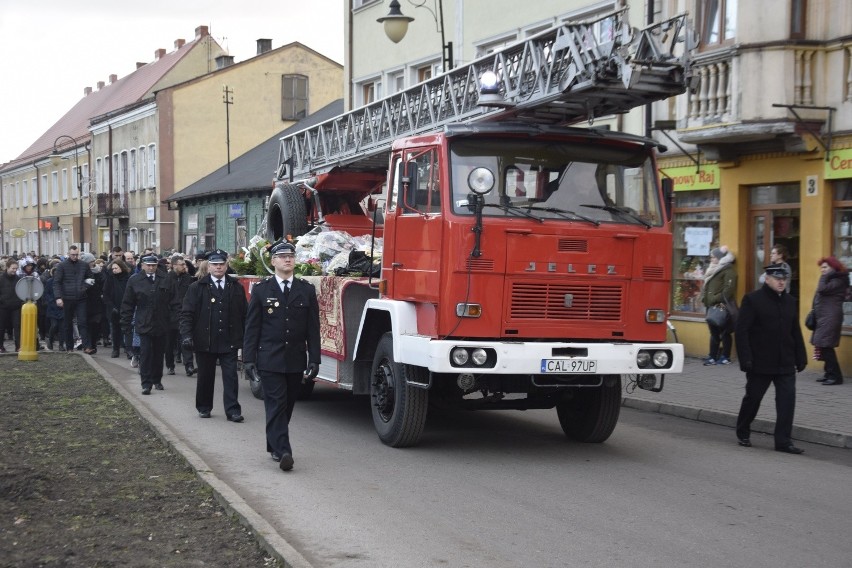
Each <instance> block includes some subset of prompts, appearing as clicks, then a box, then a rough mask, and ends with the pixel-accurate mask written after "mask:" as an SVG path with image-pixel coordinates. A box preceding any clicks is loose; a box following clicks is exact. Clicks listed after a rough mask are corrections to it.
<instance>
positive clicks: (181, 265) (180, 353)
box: [166, 254, 242, 377]
mask: <svg viewBox="0 0 852 568" xmlns="http://www.w3.org/2000/svg"><path fill="white" fill-rule="evenodd" d="M171 266H172V269H171V270H169V272H168V274H167V277H168V278H170V279H171V280H173V281H174V283H175V289H176V290H177V295H178V300H180V303H181V305H183V299H184V297H186V292H187V290H189V287H190V285H191V284H192V283H193V282H194V281H195V279H194V278H193V277H192V276H190V275H189V273H188V272H187V269H186V260H185V259H184V258H183V256H181V255H179V254H175V255H172V259H171ZM178 328H179V326H178V322H177V321H176V322H175V323H174V325H173V327H172V329H170V330H169V338H168V340H167V341H166V368H167V369H168V370H169V374H170V375H174V374H175V363H176V362H177V363H180V362H183V364H184V368H185V369H186V376H187V377H191V376H192V375H193V374H195V365H194V364H193V362H192V350H191V349H184V348H183V346H182V345H181V335H180V330H179V329H178ZM240 334H241V335H240V342H239V343H240V344H241V343H242V330H241V331H240Z"/></svg>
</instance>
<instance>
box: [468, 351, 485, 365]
mask: <svg viewBox="0 0 852 568" xmlns="http://www.w3.org/2000/svg"><path fill="white" fill-rule="evenodd" d="M470 358H471V359H473V364H474V365H484V364H485V361H486V360H487V359H488V353H486V352H485V349H482V348H481V347H480V348H478V349H474V350H473V353H471V354H470Z"/></svg>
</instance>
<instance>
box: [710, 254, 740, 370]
mask: <svg viewBox="0 0 852 568" xmlns="http://www.w3.org/2000/svg"><path fill="white" fill-rule="evenodd" d="M734 261H735V258H734V253H732V252H731V251H730V250H728V247H726V246H722V247H719V248H714V249H713V250H711V251H710V266H708V267H707V272H705V273H704V288H703V289H702V290H701V302H702V303H703V304H704V306H705V307H706V308H707V309H710V308H711V307H713V306H718V305H722V306H726V302H725V299H726V298H727V299H728V300H731V299H733V298H734V295H735V294H736V293H737V269H736V268H734ZM726 307H727V306H726ZM730 320H731V318H729V324H728V325H726V326H723V327H719V326H717V325H715V324H713V323H711V322H710V321H707V327H708V328H710V354H709V355H708V356H707V359H705V360H704V364H705V365H729V364H730V363H731V346H732V344H733V340H732V338H731V332H732V331H733V326H734V322H733V321H730Z"/></svg>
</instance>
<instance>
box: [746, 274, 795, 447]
mask: <svg viewBox="0 0 852 568" xmlns="http://www.w3.org/2000/svg"><path fill="white" fill-rule="evenodd" d="M764 270H765V276H766V281H765V282H764V284H763V286H762V287H761V288H759V289H758V290H755V291H754V292H751V293H750V294H746V295H745V297H744V298H743V302H742V306H741V307H740V314H739V318H738V319H737V327H736V342H737V356H738V357H739V360H740V369H741V370H743V371H745V373H746V387H745V389H746V393H745V396H744V397H743V402H742V405H741V406H740V413H739V416H737V438H738V440H739V444H740V445H741V446H745V447H750V446H751V440H750V435H751V423H752V421H753V420H754V418H755V416H757V411H758V409H760V402H761V400H763V395H764V394H766V390H767V389H768V388H769V384H770V383H773V384H774V385H775V410H776V413H777V417H776V419H775V449H776V450H777V451H779V452H786V453H788V454H801V453H802V452H804V450H801V449H799V448H797V447H796V446H794V445H793V442H792V439H791V437H790V436H791V434H792V431H793V414H794V411H795V408H796V371H799V372H801V371H803V370H804V368H805V367H806V366H807V353H806V352H805V342H804V339H803V338H802V329H801V328H800V327H799V310H798V306H797V303H796V299H795V298H793V297H792V296H790V294H789V293H787V291H786V287H787V280H788V279H789V278H790V272H789V269H788V268H787V267H786V266H784V265H782V264H780V263H779V264H770V265H769V266H767V267H766V268H765V269H764Z"/></svg>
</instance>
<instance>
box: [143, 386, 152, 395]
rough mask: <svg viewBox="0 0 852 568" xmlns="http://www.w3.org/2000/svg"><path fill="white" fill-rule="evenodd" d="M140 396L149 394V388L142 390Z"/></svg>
mask: <svg viewBox="0 0 852 568" xmlns="http://www.w3.org/2000/svg"><path fill="white" fill-rule="evenodd" d="M142 394H151V387H145V388H144V389H142Z"/></svg>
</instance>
